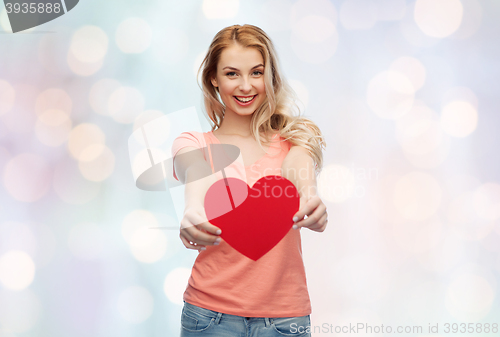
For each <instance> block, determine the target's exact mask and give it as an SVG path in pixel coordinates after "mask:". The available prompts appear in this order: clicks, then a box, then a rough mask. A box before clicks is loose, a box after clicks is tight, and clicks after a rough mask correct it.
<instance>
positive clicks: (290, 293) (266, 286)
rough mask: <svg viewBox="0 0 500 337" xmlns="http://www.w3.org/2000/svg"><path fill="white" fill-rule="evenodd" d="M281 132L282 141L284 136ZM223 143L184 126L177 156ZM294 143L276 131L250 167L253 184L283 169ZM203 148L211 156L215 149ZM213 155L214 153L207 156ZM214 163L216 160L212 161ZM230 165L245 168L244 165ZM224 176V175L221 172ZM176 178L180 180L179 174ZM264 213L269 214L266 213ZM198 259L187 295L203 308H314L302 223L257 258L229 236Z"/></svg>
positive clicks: (268, 312)
mask: <svg viewBox="0 0 500 337" xmlns="http://www.w3.org/2000/svg"><path fill="white" fill-rule="evenodd" d="M278 138H279V140H280V141H278ZM208 144H220V142H219V141H218V139H217V138H216V137H215V136H214V135H213V133H212V132H204V133H201V132H183V133H181V134H180V136H179V137H177V138H176V139H175V141H174V143H173V146H172V158H174V157H175V155H176V154H177V152H178V151H179V150H180V149H182V148H184V147H188V146H189V147H195V148H199V149H203V148H205V147H206V146H207V145H208ZM290 147H291V143H290V142H288V141H285V140H284V138H282V137H280V136H279V134H278V133H276V134H275V135H274V137H273V143H272V144H271V146H270V149H269V151H268V154H267V155H265V156H263V157H262V158H260V159H259V160H257V161H256V162H255V163H254V164H252V165H250V166H247V167H244V170H245V172H246V179H244V177H243V176H241V177H240V179H242V180H244V181H246V182H247V184H248V185H249V186H250V187H252V186H253V184H254V183H255V182H256V181H257V180H259V179H260V178H261V177H263V176H265V175H281V163H282V162H283V159H284V158H285V156H286V155H287V153H288V151H289V150H290ZM207 153H208V151H203V154H204V158H205V160H206V161H207V162H210V159H211V158H210V154H209V155H208V156H207ZM207 157H208V158H207ZM212 167H213V166H212ZM225 171H227V172H229V174H228V176H235V177H237V175H238V174H239V173H238V172H240V174H241V170H239V168H235V169H234V170H233V171H231V168H230V167H228V168H227V169H225ZM215 174H216V175H218V178H219V179H222V178H223V176H222V174H221V173H220V172H218V173H215ZM174 178H175V179H177V180H178V178H177V176H176V174H175V168H174ZM263 216H264V215H263ZM206 248H207V249H206V250H204V251H201V252H200V253H199V254H198V256H197V258H196V261H195V262H194V265H193V269H192V271H191V276H190V278H189V281H188V285H187V287H186V290H185V292H184V300H185V301H186V302H188V303H191V304H194V305H197V306H199V307H202V308H206V309H210V310H214V311H218V312H222V313H226V314H231V315H238V316H244V317H297V316H305V315H309V314H311V311H312V310H311V303H310V299H309V293H308V290H307V282H306V274H305V269H304V263H303V260H302V248H301V239H300V229H299V230H294V229H290V231H289V232H288V233H287V234H286V235H285V237H284V238H283V239H282V240H281V241H280V242H279V243H278V244H277V245H276V246H274V247H273V248H272V249H271V250H270V251H269V252H267V253H266V254H265V255H264V256H262V257H261V258H260V259H258V260H257V261H253V260H252V259H249V258H248V257H246V256H244V255H243V254H241V253H239V252H238V251H236V250H235V249H234V248H232V247H231V246H230V245H229V244H227V243H226V242H225V241H224V240H222V241H221V243H220V244H219V245H208V246H206Z"/></svg>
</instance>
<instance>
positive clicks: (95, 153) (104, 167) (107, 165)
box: [78, 144, 115, 181]
mask: <svg viewBox="0 0 500 337" xmlns="http://www.w3.org/2000/svg"><path fill="white" fill-rule="evenodd" d="M78 168H79V169H80V172H81V173H82V175H83V176H84V177H85V178H86V179H88V180H90V181H103V180H106V179H107V178H108V177H109V176H110V175H111V173H113V170H114V169H115V156H114V155H113V152H111V150H110V149H109V148H108V147H107V146H105V145H101V144H93V145H90V146H88V147H86V148H85V149H84V150H83V151H82V152H81V155H80V158H79V161H78Z"/></svg>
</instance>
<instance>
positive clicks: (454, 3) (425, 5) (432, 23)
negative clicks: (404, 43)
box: [414, 0, 463, 38]
mask: <svg viewBox="0 0 500 337" xmlns="http://www.w3.org/2000/svg"><path fill="white" fill-rule="evenodd" d="M462 15H463V6H462V3H461V2H460V0H417V1H416V2H415V11H414V18H415V22H416V24H417V25H418V27H419V28H420V29H421V30H422V32H424V33H425V34H427V35H429V36H432V37H436V38H443V37H446V36H449V35H451V34H452V33H454V32H455V31H456V30H457V29H458V27H459V26H460V23H461V22H462Z"/></svg>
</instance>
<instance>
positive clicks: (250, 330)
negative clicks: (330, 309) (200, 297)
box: [181, 302, 311, 337]
mask: <svg viewBox="0 0 500 337" xmlns="http://www.w3.org/2000/svg"><path fill="white" fill-rule="evenodd" d="M310 326H311V320H310V315H307V316H301V317H280V318H275V317H271V318H268V317H248V318H247V317H242V316H235V315H229V314H223V313H221V312H217V311H213V310H208V309H205V308H200V307H198V306H196V305H193V304H190V303H187V302H184V307H183V308H182V316H181V337H194V336H210V337H283V336H294V337H311V333H310V329H311V328H310Z"/></svg>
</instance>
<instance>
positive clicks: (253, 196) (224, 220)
mask: <svg viewBox="0 0 500 337" xmlns="http://www.w3.org/2000/svg"><path fill="white" fill-rule="evenodd" d="M204 205H205V214H206V216H207V219H208V220H209V222H210V223H211V224H213V225H214V226H217V227H219V228H220V229H221V230H222V234H221V235H220V236H221V237H222V239H224V240H225V241H226V242H227V243H228V244H229V245H230V246H231V247H233V248H234V249H236V250H237V251H238V252H240V253H241V254H243V255H245V256H247V257H248V258H250V259H252V260H254V261H257V260H258V259H259V258H261V257H262V256H263V255H264V254H266V253H267V252H268V251H270V250H271V249H272V248H273V247H274V246H276V245H277V244H278V242H280V241H281V239H283V237H284V236H285V235H286V234H287V233H288V231H289V230H290V228H291V227H292V225H293V220H292V217H293V215H294V214H295V213H296V212H297V211H298V210H299V206H300V197H299V194H298V192H297V189H296V188H295V185H293V183H292V182H291V181H290V180H288V179H286V178H284V177H282V176H277V175H269V176H264V177H262V178H260V179H259V180H257V182H255V184H254V185H253V186H252V188H250V186H248V185H247V183H246V182H244V181H243V180H241V179H238V178H225V179H221V180H218V181H217V182H215V183H214V184H213V185H212V186H210V188H209V189H208V191H207V193H206V195H205V201H204Z"/></svg>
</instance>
